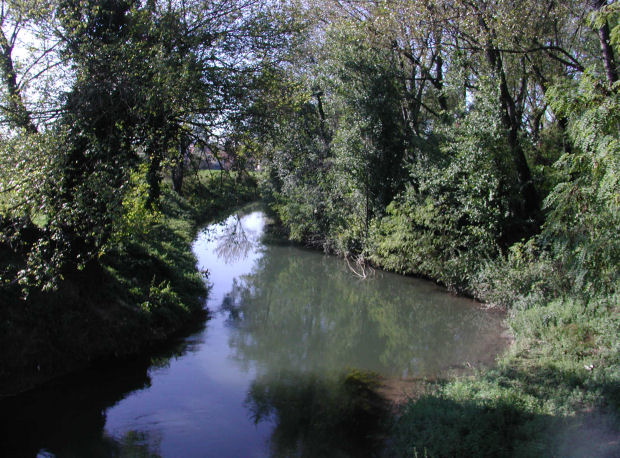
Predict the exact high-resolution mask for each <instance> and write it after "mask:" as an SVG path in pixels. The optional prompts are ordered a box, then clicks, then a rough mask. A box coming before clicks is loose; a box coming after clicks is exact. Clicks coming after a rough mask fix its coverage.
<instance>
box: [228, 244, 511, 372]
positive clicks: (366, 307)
mask: <svg viewBox="0 0 620 458" xmlns="http://www.w3.org/2000/svg"><path fill="white" fill-rule="evenodd" d="M465 302H466V301H464V300H461V299H458V298H454V297H452V296H450V295H448V294H445V293H443V292H441V290H439V289H438V288H437V287H435V286H434V285H432V284H427V283H420V282H415V281H412V279H407V278H401V277H397V276H393V275H384V276H383V278H381V276H380V275H377V276H376V277H374V278H371V279H367V280H365V281H363V282H360V281H358V280H357V279H355V278H353V277H352V276H351V275H350V273H349V272H348V271H347V269H346V267H345V266H343V265H342V263H340V262H339V261H338V260H335V259H333V258H329V257H324V256H321V255H320V254H318V253H312V252H305V251H301V250H297V249H294V248H291V247H281V246H267V247H266V248H265V250H264V254H263V256H262V257H261V259H259V260H258V261H257V264H256V267H255V269H254V271H253V272H252V273H251V274H250V275H246V276H244V277H243V278H242V280H241V281H240V282H237V283H235V285H234V287H233V290H232V291H231V293H229V295H227V297H226V298H225V299H224V302H223V304H222V310H224V311H225V312H226V313H227V314H228V320H229V322H232V323H235V324H236V327H237V328H238V332H235V333H233V334H231V336H230V339H229V344H230V346H231V348H232V349H233V351H234V353H235V356H236V358H237V359H238V361H240V362H241V363H242V364H244V365H247V366H249V365H251V364H254V363H255V364H257V366H258V367H259V368H260V371H261V373H265V374H269V373H274V371H278V370H281V369H282V368H285V369H292V368H296V369H297V370H300V371H330V370H340V369H341V368H342V367H343V366H346V367H356V368H360V369H365V370H373V371H377V372H379V373H381V374H383V375H399V376H413V377H418V376H432V375H435V374H436V373H437V371H439V370H442V369H446V368H449V367H450V366H453V365H459V364H464V363H466V362H471V363H475V362H476V361H477V360H478V359H480V358H481V357H482V355H485V356H486V355H487V354H488V353H490V352H491V350H492V349H490V348H489V342H491V341H492V340H493V338H494V337H493V336H496V335H497V333H498V331H499V327H498V324H499V319H493V317H492V316H490V315H488V314H486V313H484V312H483V311H482V310H480V309H476V308H474V307H471V306H470V305H467V304H466V303H465Z"/></svg>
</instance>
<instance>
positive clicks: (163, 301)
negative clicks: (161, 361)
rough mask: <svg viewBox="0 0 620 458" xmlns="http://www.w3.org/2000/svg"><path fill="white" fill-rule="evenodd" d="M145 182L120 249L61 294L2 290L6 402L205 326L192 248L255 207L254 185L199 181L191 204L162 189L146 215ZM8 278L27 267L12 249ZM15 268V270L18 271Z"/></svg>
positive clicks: (212, 176)
mask: <svg viewBox="0 0 620 458" xmlns="http://www.w3.org/2000/svg"><path fill="white" fill-rule="evenodd" d="M140 186H141V185H140V183H137V185H136V192H133V193H129V194H128V199H126V201H124V202H123V205H124V206H126V209H125V210H126V211H125V214H126V215H128V216H127V217H126V218H125V220H124V221H123V222H122V223H120V224H119V228H118V229H117V236H116V237H115V238H114V241H113V243H111V244H110V246H109V247H108V248H107V249H106V250H105V252H103V253H102V254H101V255H100V257H99V258H98V259H96V260H95V261H93V262H90V263H89V264H88V265H87V266H86V267H85V268H84V269H82V270H78V271H75V272H72V273H70V274H68V275H66V276H65V277H64V278H63V279H62V281H60V282H59V286H58V288H57V289H56V290H55V291H47V292H44V291H36V290H35V291H31V292H30V293H29V295H28V297H27V298H25V297H24V296H23V292H22V291H21V289H20V288H19V285H17V284H8V283H6V282H5V283H3V284H2V285H1V287H2V290H1V291H0V293H1V294H0V303H1V304H0V305H1V307H0V348H2V352H0V358H1V360H0V396H2V395H10V394H13V393H17V392H20V391H23V390H26V389H29V388H31V387H33V386H35V385H37V384H39V383H41V382H43V381H45V380H48V379H50V378H53V377H56V376H58V375H62V374H64V373H67V372H70V371H72V370H76V369H79V368H82V367H85V366H88V365H90V364H93V363H95V362H98V361H105V360H110V359H118V358H126V357H131V356H134V355H137V354H139V353H141V352H145V351H147V350H148V349H149V348H151V347H153V346H156V345H158V344H160V343H162V342H163V341H164V340H166V339H167V338H169V337H170V336H172V335H173V334H175V333H178V332H180V331H182V330H183V329H185V328H187V327H188V326H191V325H192V324H194V323H197V322H199V321H201V320H204V318H205V316H206V312H205V310H204V309H203V303H204V298H205V295H206V294H207V290H206V287H205V282H204V281H203V278H201V274H200V273H199V272H198V271H197V269H196V260H195V258H194V255H193V253H192V251H191V243H192V240H193V239H194V237H195V234H196V230H197V228H198V227H199V225H202V224H204V223H205V222H207V221H208V220H209V219H211V218H216V217H217V216H218V215H219V214H220V213H221V212H222V211H223V210H225V209H227V208H232V207H234V206H236V205H240V204H241V203H243V202H247V201H249V200H252V199H254V198H255V194H254V191H253V189H254V184H253V182H252V180H251V179H246V180H241V179H237V177H236V176H234V175H232V174H227V173H223V172H215V173H214V172H200V173H199V174H197V175H196V176H194V177H191V178H189V179H187V180H186V183H185V189H184V193H183V195H187V196H188V197H183V196H182V195H179V194H177V193H175V192H173V191H172V190H171V189H170V188H169V187H168V186H164V189H163V194H162V200H161V203H160V206H159V208H158V209H157V210H156V211H150V212H149V211H144V210H142V208H141V205H142V204H143V202H142V201H143V197H144V196H143V193H142V192H141V190H140ZM0 249H3V250H4V251H6V252H4V251H3V252H2V253H0V254H2V259H3V260H4V262H2V261H0V264H2V265H0V268H1V269H9V268H17V267H18V266H19V263H20V260H19V259H16V258H15V256H12V253H11V252H10V250H7V249H6V247H4V248H3V247H0ZM15 266H17V267H15Z"/></svg>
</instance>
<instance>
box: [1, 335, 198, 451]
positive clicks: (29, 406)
mask: <svg viewBox="0 0 620 458" xmlns="http://www.w3.org/2000/svg"><path fill="white" fill-rule="evenodd" d="M190 351H193V348H192V343H191V341H190V340H188V341H181V340H177V341H175V342H173V343H171V344H170V345H169V346H168V347H167V348H162V349H161V350H160V351H159V352H158V353H156V354H154V355H153V356H151V357H149V358H140V359H132V360H128V361H125V362H123V363H122V364H110V365H107V366H103V367H102V366H99V367H97V368H96V369H89V370H85V371H82V372H80V373H75V374H71V375H70V376H66V377H62V378H59V379H57V380H54V381H52V382H49V383H47V384H46V385H44V386H42V387H40V388H38V389H35V390H32V391H30V392H27V393H25V394H22V395H19V396H15V397H11V398H7V399H4V400H2V401H0V456H2V457H11V458H21V457H35V456H41V457H149V458H154V457H158V456H159V450H158V449H159V438H158V437H156V436H157V432H156V431H149V432H145V431H126V432H124V433H123V435H122V436H120V437H112V436H110V435H108V434H106V433H105V431H104V427H105V423H106V410H107V409H108V408H110V407H112V406H114V405H115V404H117V403H118V402H119V401H121V400H122V399H124V398H125V397H127V396H128V395H129V394H131V393H134V392H136V391H140V390H145V389H148V388H149V387H150V385H151V377H150V371H151V370H153V369H156V368H163V367H165V366H167V365H168V364H169V362H170V360H171V359H172V358H178V357H181V356H182V355H184V354H186V353H187V352H190Z"/></svg>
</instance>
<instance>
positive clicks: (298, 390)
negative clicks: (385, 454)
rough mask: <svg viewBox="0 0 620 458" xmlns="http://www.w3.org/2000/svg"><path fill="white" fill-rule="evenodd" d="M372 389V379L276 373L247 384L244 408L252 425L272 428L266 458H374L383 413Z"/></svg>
mask: <svg viewBox="0 0 620 458" xmlns="http://www.w3.org/2000/svg"><path fill="white" fill-rule="evenodd" d="M378 387H379V378H378V376H377V375H376V374H373V373H364V372H360V371H355V370H351V371H348V372H346V373H343V374H341V375H336V376H331V377H324V376H319V375H316V374H300V373H298V372H294V371H282V372H280V373H277V374H270V375H264V376H262V377H259V378H258V379H256V380H255V381H254V382H252V385H251V387H250V390H249V392H248V397H247V399H246V404H247V406H248V409H249V410H250V412H251V415H252V418H253V419H254V421H255V422H257V423H258V422H260V421H264V420H271V421H273V422H274V423H275V427H274V430H273V433H272V434H271V440H270V443H269V445H270V452H271V455H272V456H303V457H305V456H308V457H315V456H334V457H338V456H355V457H366V456H376V455H377V454H378V453H379V451H380V449H381V447H382V443H383V434H384V432H385V431H386V428H387V426H388V423H387V419H388V412H389V409H388V403H387V402H386V401H385V400H384V399H383V398H382V397H381V396H380V395H379V394H378V392H377V389H378Z"/></svg>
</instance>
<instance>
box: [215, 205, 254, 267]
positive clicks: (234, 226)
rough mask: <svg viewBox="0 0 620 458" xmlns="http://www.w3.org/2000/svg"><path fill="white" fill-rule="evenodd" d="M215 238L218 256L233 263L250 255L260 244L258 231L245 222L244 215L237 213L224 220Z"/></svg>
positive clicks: (228, 262)
mask: <svg viewBox="0 0 620 458" xmlns="http://www.w3.org/2000/svg"><path fill="white" fill-rule="evenodd" d="M215 240H216V246H215V253H216V255H217V257H218V258H219V259H221V260H223V261H224V262H225V263H226V264H231V263H233V262H237V261H240V260H242V259H245V258H247V257H248V255H249V253H250V251H251V250H252V249H254V248H255V247H256V246H257V244H258V233H257V231H255V230H252V229H250V228H248V227H247V226H246V225H245V224H243V219H242V215H241V214H240V213H236V214H234V215H232V216H231V217H229V218H228V219H227V220H225V221H224V223H223V227H221V228H220V230H219V233H218V234H217V235H216V236H215Z"/></svg>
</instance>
